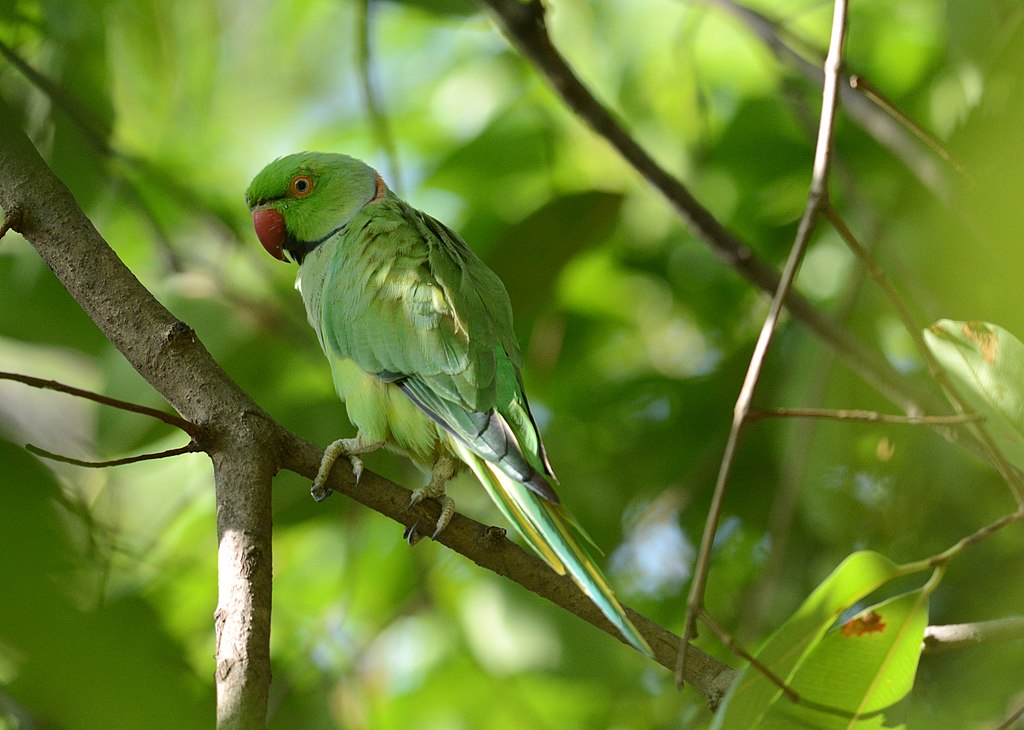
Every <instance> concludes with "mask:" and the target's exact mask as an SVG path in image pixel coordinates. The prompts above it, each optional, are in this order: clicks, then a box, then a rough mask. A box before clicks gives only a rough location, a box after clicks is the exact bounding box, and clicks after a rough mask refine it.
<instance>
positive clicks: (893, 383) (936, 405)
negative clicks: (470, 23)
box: [478, 0, 942, 413]
mask: <svg viewBox="0 0 1024 730" xmlns="http://www.w3.org/2000/svg"><path fill="white" fill-rule="evenodd" d="M478 2H480V3H481V4H483V5H486V6H487V7H488V8H490V9H491V10H492V11H493V12H494V14H495V16H496V17H497V18H498V20H499V22H500V23H501V26H502V28H503V29H504V31H505V33H506V34H507V36H508V37H509V38H510V40H511V41H512V42H513V43H514V44H515V45H516V47H517V48H518V49H519V50H520V51H521V52H522V53H523V55H524V56H526V57H527V58H528V59H529V60H530V61H531V62H532V63H533V64H534V65H535V66H536V67H537V69H538V70H539V71H540V72H541V73H543V74H544V76H545V77H546V78H547V79H548V82H549V83H550V84H551V86H552V87H553V88H554V89H555V91H556V92H557V93H558V94H559V95H560V96H561V97H562V100H563V101H564V102H565V104H566V105H567V106H568V107H569V108H570V109H572V110H573V111H574V112H575V113H576V114H577V115H578V116H579V117H580V118H581V119H582V120H584V121H585V122H586V123H587V124H589V125H590V126H591V127H592V128H593V129H594V131H595V132H596V133H597V134H599V135H601V136H602V137H604V138H605V139H606V140H607V141H608V143H609V144H611V145H612V147H613V148H615V149H616V150H617V151H618V152H619V154H620V155H622V157H623V158H624V159H625V160H626V161H627V162H628V163H629V164H630V165H632V166H633V168H634V169H636V171H637V172H638V173H640V174H641V175H642V176H643V177H644V179H646V180H647V181H648V182H649V183H650V184H651V186H652V187H653V188H654V189H655V190H657V191H658V192H660V193H661V194H662V195H663V196H664V197H665V199H666V200H667V201H668V202H669V204H670V205H671V206H672V207H673V209H674V210H675V211H676V213H677V215H678V216H679V218H680V219H681V220H682V221H683V222H684V223H685V224H686V225H687V226H688V227H689V229H690V230H691V231H692V232H693V234H694V235H695V236H697V238H699V239H700V240H701V241H703V242H704V243H705V244H706V245H707V246H708V248H709V249H710V250H711V251H712V252H713V253H714V254H715V255H716V256H718V258H719V259H721V261H722V262H723V263H725V264H726V265H727V266H729V267H731V268H732V269H734V270H735V271H737V272H738V273H739V274H740V275H742V276H743V277H745V278H746V279H747V280H748V281H750V282H752V283H753V284H754V285H755V286H757V287H758V288H759V289H761V290H763V291H765V292H770V293H774V292H775V291H777V289H778V285H779V274H778V273H777V272H776V271H775V270H774V269H773V268H772V267H771V266H770V265H769V264H767V263H766V262H765V261H763V260H762V259H760V258H759V257H758V256H757V255H756V254H755V253H754V252H753V251H752V250H751V249H750V247H749V246H747V245H746V244H745V243H744V242H743V241H741V240H740V239H739V237H737V236H736V234H735V233H733V232H732V231H730V230H729V229H727V228H726V227H725V226H723V225H722V224H721V223H720V222H719V221H718V220H717V219H716V218H715V216H714V215H713V214H712V213H711V212H710V211H709V210H707V209H706V208H705V207H704V206H703V205H701V204H700V202H699V201H698V200H697V199H696V198H695V197H694V196H693V194H692V193H691V192H690V191H689V190H688V189H687V188H686V186H684V185H683V184H682V182H680V181H679V180H678V179H677V178H675V177H674V176H672V175H671V174H670V173H669V172H668V171H666V170H665V169H664V168H663V167H661V166H660V165H659V164H658V163H657V162H656V161H655V160H654V159H653V158H652V157H651V155H650V154H649V153H648V152H647V150H645V149H644V148H643V147H641V146H640V144H639V143H638V142H637V141H636V140H635V139H634V138H633V137H631V136H630V135H629V134H628V133H627V132H626V130H625V129H624V127H623V126H622V124H621V123H620V122H619V121H618V120H617V119H616V118H615V117H614V115H613V114H612V113H611V112H610V111H609V110H608V109H606V108H605V107H604V106H603V105H602V104H601V103H600V102H599V101H598V100H597V99H596V98H595V97H594V96H593V95H592V94H591V93H590V91H589V90H588V89H587V88H586V86H584V84H583V83H582V82H581V81H580V79H579V78H578V77H577V76H576V74H575V73H574V72H573V70H572V69H571V68H570V67H569V65H568V64H567V63H566V61H565V59H564V58H563V57H562V56H561V54H560V53H559V52H558V50H557V49H556V48H555V47H554V45H553V44H552V42H551V39H550V37H549V36H548V33H547V28H546V25H545V21H544V7H543V4H542V3H541V2H540V1H539V0H531V1H530V2H525V3H524V2H520V0H478ZM786 306H787V308H788V309H789V311H790V312H791V313H792V314H793V316H794V317H795V318H796V319H797V320H799V321H800V322H801V323H802V324H804V325H805V326H806V327H807V328H808V329H809V330H811V331H812V332H814V333H815V334H816V335H817V336H818V337H820V338H821V340H822V341H823V342H825V343H826V344H827V345H828V346H829V347H830V348H832V349H833V350H834V351H835V352H836V353H837V354H838V355H839V356H840V357H841V358H842V360H843V362H844V364H846V366H847V367H849V368H850V369H852V370H853V371H854V372H856V373H858V374H859V375H860V376H861V377H862V378H864V380H865V381H867V382H868V383H870V384H871V385H872V386H873V387H874V388H876V389H877V390H878V391H879V392H880V393H882V394H883V395H884V396H885V397H886V398H888V399H889V400H890V401H892V402H893V403H895V404H896V405H897V406H899V407H900V409H902V410H903V411H905V412H907V413H922V412H928V411H931V412H938V411H939V410H940V409H941V407H942V400H941V399H940V398H937V397H936V396H935V395H934V394H933V393H932V392H931V391H929V390H927V389H924V388H922V387H920V386H919V385H917V384H916V383H914V382H912V381H910V380H908V379H907V378H905V377H903V376H902V375H900V374H899V373H897V372H896V371H895V370H894V369H893V368H892V367H891V366H890V365H889V364H888V363H887V362H885V361H884V360H883V359H882V358H880V357H879V356H878V355H876V354H875V353H874V352H871V351H869V350H868V349H867V348H866V347H864V345H863V344H861V343H860V342H859V341H858V340H856V339H855V338H854V337H853V336H852V335H851V334H850V333H849V332H848V331H846V330H844V329H842V328H840V327H838V326H836V325H835V323H834V322H832V321H831V320H830V319H828V318H827V317H825V315H823V314H822V313H821V312H820V311H819V310H818V309H816V308H815V307H814V306H813V305H812V304H810V303H809V302H808V301H807V300H806V299H804V298H803V297H801V296H800V295H799V294H798V293H796V292H793V291H789V292H788V294H787V297H786Z"/></svg>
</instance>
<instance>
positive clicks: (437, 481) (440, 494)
mask: <svg viewBox="0 0 1024 730" xmlns="http://www.w3.org/2000/svg"><path fill="white" fill-rule="evenodd" d="M461 466H462V462H460V461H456V460H455V459H454V458H452V457H451V456H448V455H444V456H440V457H438V459H437V461H435V462H434V467H433V468H432V469H431V470H430V484H428V485H427V486H425V487H420V488H419V489H417V490H416V491H415V492H413V493H412V499H411V500H410V501H409V509H412V508H413V507H415V506H416V505H418V504H419V503H420V502H422V501H423V500H424V499H426V498H427V497H430V498H432V499H436V500H437V501H438V502H440V503H441V516H440V517H438V518H437V526H436V527H435V528H434V534H433V535H431V536H430V539H431V540H434V539H436V538H437V536H438V535H440V534H441V530H443V529H444V528H446V527H447V526H448V523H449V522H451V520H452V515H453V514H455V500H453V499H452V498H451V497H449V496H448V495H447V494H445V493H444V487H445V485H446V484H447V483H448V482H449V480H450V479H451V478H452V477H454V476H455V475H456V474H458V473H459V468H460V467H461ZM416 524H419V523H418V522H417V523H416ZM405 539H406V540H408V541H409V544H410V545H415V544H416V540H417V539H418V537H417V536H416V525H413V526H412V527H410V528H409V529H408V530H406V531H405Z"/></svg>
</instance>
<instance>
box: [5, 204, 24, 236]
mask: <svg viewBox="0 0 1024 730" xmlns="http://www.w3.org/2000/svg"><path fill="white" fill-rule="evenodd" d="M24 219H25V214H24V212H23V211H22V209H21V206H20V205H13V206H11V208H10V210H7V211H5V212H4V221H3V223H0V238H3V237H4V235H5V234H6V233H7V231H18V232H19V233H21V224H22V223H23V222H24Z"/></svg>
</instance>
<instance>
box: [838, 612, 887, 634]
mask: <svg viewBox="0 0 1024 730" xmlns="http://www.w3.org/2000/svg"><path fill="white" fill-rule="evenodd" d="M842 631H843V636H864V635H866V634H877V633H878V632H880V631H885V621H883V620H882V617H881V616H880V615H878V614H877V613H875V612H874V611H868V612H867V613H865V614H864V615H862V616H857V617H856V618H851V619H850V620H849V621H847V622H846V623H845V624H843V628H842Z"/></svg>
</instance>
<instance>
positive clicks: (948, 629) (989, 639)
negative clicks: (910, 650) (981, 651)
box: [921, 616, 1024, 653]
mask: <svg viewBox="0 0 1024 730" xmlns="http://www.w3.org/2000/svg"><path fill="white" fill-rule="evenodd" d="M1022 638H1024V616H1009V617H1007V618H1001V619H996V620H994V621H978V622H975V623H970V624H946V625H944V626H929V627H928V628H927V629H925V631H924V643H923V646H922V647H921V649H922V651H924V652H926V653H934V652H940V651H950V650H952V649H964V648H967V647H972V646H977V645H979V644H986V643H1001V642H1006V641H1017V640H1019V639H1022Z"/></svg>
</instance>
